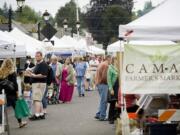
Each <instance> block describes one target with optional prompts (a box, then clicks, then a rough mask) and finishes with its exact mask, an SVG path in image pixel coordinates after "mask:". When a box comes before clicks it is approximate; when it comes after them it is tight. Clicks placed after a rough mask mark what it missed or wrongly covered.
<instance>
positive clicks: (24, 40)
mask: <svg viewBox="0 0 180 135" xmlns="http://www.w3.org/2000/svg"><path fill="white" fill-rule="evenodd" d="M9 35H10V36H12V37H13V38H14V39H15V42H16V46H25V49H24V52H26V55H30V56H31V57H34V56H35V52H37V51H42V52H43V53H45V49H44V47H43V44H42V42H40V41H38V40H36V39H34V38H32V37H30V36H28V35H26V34H25V33H23V32H21V31H20V30H19V29H17V28H14V29H13V30H12V31H11V32H10V33H9ZM17 48H18V47H17Z"/></svg>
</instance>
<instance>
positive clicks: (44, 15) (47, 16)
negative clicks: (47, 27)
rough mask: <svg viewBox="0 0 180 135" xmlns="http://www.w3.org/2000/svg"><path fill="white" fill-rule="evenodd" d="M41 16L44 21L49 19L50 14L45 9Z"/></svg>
mask: <svg viewBox="0 0 180 135" xmlns="http://www.w3.org/2000/svg"><path fill="white" fill-rule="evenodd" d="M43 18H44V20H45V22H46V23H47V22H48V21H49V18H50V14H49V13H48V11H47V10H46V11H45V12H44V13H43Z"/></svg>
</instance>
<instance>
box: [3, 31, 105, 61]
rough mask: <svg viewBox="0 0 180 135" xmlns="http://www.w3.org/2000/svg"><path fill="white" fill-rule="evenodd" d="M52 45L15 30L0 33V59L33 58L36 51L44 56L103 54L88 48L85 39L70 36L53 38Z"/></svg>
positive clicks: (92, 47) (100, 50)
mask: <svg viewBox="0 0 180 135" xmlns="http://www.w3.org/2000/svg"><path fill="white" fill-rule="evenodd" d="M51 40H53V41H54V45H52V44H51V43H50V42H45V41H39V40H36V39H35V38H33V37H31V36H29V35H27V34H25V33H23V32H22V31H20V30H19V29H17V28H14V29H13V30H12V31H11V32H2V31H0V52H1V53H0V58H6V57H16V58H21V57H25V56H27V55H30V56H31V57H34V55H35V52H36V51H42V52H43V53H44V54H47V53H53V52H56V53H57V52H64V53H65V52H67V51H68V52H70V53H72V54H73V53H74V52H80V51H83V52H84V53H92V54H105V51H104V50H103V49H100V48H97V47H95V46H88V45H87V42H86V39H85V38H82V39H80V40H76V39H74V38H72V37H70V36H63V37H62V38H60V39H59V38H57V37H53V38H52V39H51Z"/></svg>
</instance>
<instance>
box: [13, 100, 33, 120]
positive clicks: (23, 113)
mask: <svg viewBox="0 0 180 135" xmlns="http://www.w3.org/2000/svg"><path fill="white" fill-rule="evenodd" d="M29 115H30V110H29V108H28V105H27V102H26V101H25V100H24V98H19V99H18V100H17V101H16V107H15V117H16V118H18V119H21V118H25V117H28V116H29Z"/></svg>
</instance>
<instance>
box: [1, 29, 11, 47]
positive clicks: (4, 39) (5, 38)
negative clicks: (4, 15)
mask: <svg viewBox="0 0 180 135" xmlns="http://www.w3.org/2000/svg"><path fill="white" fill-rule="evenodd" d="M12 44H14V41H13V40H12V38H11V37H9V36H8V35H7V34H6V33H5V32H2V31H0V46H1V45H3V46H4V45H12Z"/></svg>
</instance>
